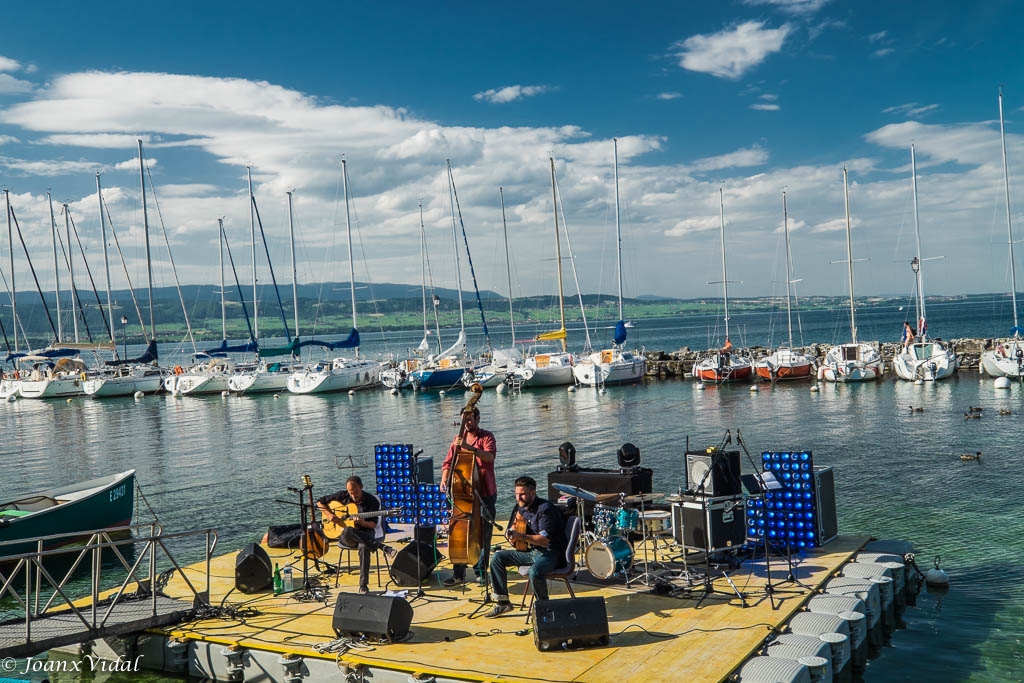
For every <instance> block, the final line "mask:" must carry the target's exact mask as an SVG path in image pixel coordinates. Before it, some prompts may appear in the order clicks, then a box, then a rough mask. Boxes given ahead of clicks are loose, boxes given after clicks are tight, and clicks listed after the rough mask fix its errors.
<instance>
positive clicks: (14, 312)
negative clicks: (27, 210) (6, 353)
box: [4, 188, 78, 351]
mask: <svg viewBox="0 0 1024 683" xmlns="http://www.w3.org/2000/svg"><path fill="white" fill-rule="evenodd" d="M4 201H5V203H6V204H7V246H8V250H7V251H8V253H9V254H10V262H11V317H12V318H13V319H14V350H15V351H17V350H18V308H17V304H16V303H15V299H16V298H17V297H16V296H15V293H16V292H17V290H16V289H15V288H14V231H13V229H12V228H11V191H10V190H8V189H7V188H4ZM65 206H67V205H66V204H65ZM69 244H70V242H69ZM69 251H70V249H69ZM75 341H78V337H77V333H76V335H75ZM27 344H28V340H26V346H27Z"/></svg>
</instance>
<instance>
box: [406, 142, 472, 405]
mask: <svg viewBox="0 0 1024 683" xmlns="http://www.w3.org/2000/svg"><path fill="white" fill-rule="evenodd" d="M445 164H446V165H447V167H448V202H449V205H450V208H451V215H452V245H453V254H454V257H455V279H456V283H457V287H456V289H457V290H458V294H459V336H458V337H457V338H456V340H455V343H454V344H452V345H451V346H449V347H448V348H447V349H445V350H444V351H441V352H440V353H439V354H438V355H437V356H430V357H429V358H428V359H427V361H426V362H425V363H423V364H421V365H420V366H419V367H418V368H416V369H415V370H413V371H412V372H410V373H409V380H410V381H411V382H412V385H413V387H415V388H416V389H419V390H420V391H428V390H430V389H444V390H451V389H462V388H465V387H464V386H463V384H462V376H463V375H464V374H465V373H466V368H467V363H466V315H465V310H464V308H463V305H462V266H461V265H460V259H459V235H458V232H457V231H456V228H455V196H454V193H455V178H454V177H453V176H452V164H451V160H449V159H445Z"/></svg>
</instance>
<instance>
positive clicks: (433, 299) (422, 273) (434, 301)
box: [419, 199, 443, 353]
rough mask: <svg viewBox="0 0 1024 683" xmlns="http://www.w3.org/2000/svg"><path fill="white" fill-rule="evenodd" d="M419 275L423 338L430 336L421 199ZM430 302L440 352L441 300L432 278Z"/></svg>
mask: <svg viewBox="0 0 1024 683" xmlns="http://www.w3.org/2000/svg"><path fill="white" fill-rule="evenodd" d="M419 207H420V277H421V278H422V280H421V281H422V283H423V339H424V341H425V340H426V338H427V337H429V336H430V332H429V331H428V327H427V278H428V277H429V275H430V261H429V260H428V257H427V229H426V228H425V227H423V200H422V199H421V200H420V203H419ZM430 303H431V304H432V305H433V308H434V330H435V332H436V336H437V352H438V353H441V350H442V349H443V347H442V346H441V321H440V319H438V317H437V307H438V305H439V304H440V303H441V300H440V299H438V298H437V295H436V294H434V282H433V278H431V279H430Z"/></svg>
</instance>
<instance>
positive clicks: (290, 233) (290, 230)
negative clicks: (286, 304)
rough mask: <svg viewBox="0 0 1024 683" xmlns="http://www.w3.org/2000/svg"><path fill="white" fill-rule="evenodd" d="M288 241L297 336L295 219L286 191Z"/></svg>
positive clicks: (297, 295) (296, 335)
mask: <svg viewBox="0 0 1024 683" xmlns="http://www.w3.org/2000/svg"><path fill="white" fill-rule="evenodd" d="M288 241H289V242H290V243H291V245H292V308H293V309H294V310H295V337H296V338H298V336H299V277H298V275H297V274H296V273H297V272H298V271H297V270H296V269H295V221H294V218H293V216H292V193H291V192H288Z"/></svg>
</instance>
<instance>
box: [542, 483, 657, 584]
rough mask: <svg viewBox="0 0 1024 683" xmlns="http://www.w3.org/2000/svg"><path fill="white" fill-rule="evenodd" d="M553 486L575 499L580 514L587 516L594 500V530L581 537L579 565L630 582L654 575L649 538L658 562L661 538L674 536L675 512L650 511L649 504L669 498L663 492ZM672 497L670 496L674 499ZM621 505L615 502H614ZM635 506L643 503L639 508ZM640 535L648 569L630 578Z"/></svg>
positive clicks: (603, 576) (602, 576)
mask: <svg viewBox="0 0 1024 683" xmlns="http://www.w3.org/2000/svg"><path fill="white" fill-rule="evenodd" d="M552 487H553V488H554V489H555V490H557V491H559V492H561V493H563V494H565V495H567V496H570V497H571V498H574V499H575V501H576V514H578V515H579V516H580V518H581V519H583V518H584V503H594V512H593V515H592V517H591V520H592V522H593V529H592V530H590V531H587V532H586V533H585V534H581V536H580V547H579V548H578V549H577V552H578V553H579V554H580V556H581V559H580V561H579V562H578V563H577V564H578V565H581V566H584V567H586V569H587V571H588V572H589V573H590V574H591V575H592V576H594V578H597V579H611V578H614V577H615V576H622V577H624V578H625V579H626V583H627V584H628V583H631V582H632V581H637V580H640V581H643V582H644V583H647V582H648V581H649V580H651V578H652V576H653V575H652V574H651V572H650V569H649V568H650V567H651V566H653V565H652V563H651V562H649V561H648V557H647V541H649V540H653V542H654V563H653V564H657V562H658V539H659V538H664V537H665V536H671V535H672V515H671V513H670V512H668V511H667V510H647V509H646V507H645V506H646V505H647V504H649V503H651V502H653V501H655V500H660V499H662V498H665V497H666V496H665V494H663V493H638V494H634V495H629V496H627V495H625V494H622V493H593V492H591V491H588V490H586V489H583V488H580V487H579V486H574V485H571V484H552ZM671 497H672V496H669V498H671ZM616 500H617V501H618V505H611V504H610V503H612V502H613V501H616ZM634 506H639V509H637V508H636V507H634ZM631 535H633V536H634V538H635V537H636V536H637V535H639V536H640V539H639V542H640V543H642V544H643V545H642V547H643V553H644V559H643V564H644V571H643V572H641V573H639V574H638V575H636V576H633V577H630V576H629V572H630V570H631V569H632V568H633V561H634V549H633V546H632V545H631V544H630V536H631Z"/></svg>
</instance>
